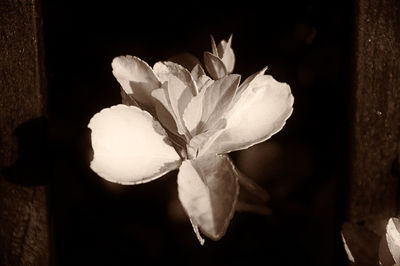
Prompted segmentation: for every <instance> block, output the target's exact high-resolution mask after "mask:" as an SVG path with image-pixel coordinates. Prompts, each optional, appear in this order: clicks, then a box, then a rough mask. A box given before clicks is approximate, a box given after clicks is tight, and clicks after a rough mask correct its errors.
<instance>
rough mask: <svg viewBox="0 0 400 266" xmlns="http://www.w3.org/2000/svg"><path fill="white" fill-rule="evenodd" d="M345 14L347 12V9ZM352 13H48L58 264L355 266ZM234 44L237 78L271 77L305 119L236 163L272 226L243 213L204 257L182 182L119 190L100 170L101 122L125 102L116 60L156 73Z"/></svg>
mask: <svg viewBox="0 0 400 266" xmlns="http://www.w3.org/2000/svg"><path fill="white" fill-rule="evenodd" d="M344 2H346V3H344ZM352 12H353V6H352V2H351V1H343V3H340V2H336V1H329V3H328V2H325V3H324V4H322V1H320V2H318V1H296V2H290V1H264V2H262V3H261V2H260V3H256V2H250V1H241V2H240V1H236V2H235V1H232V2H231V3H223V2H218V3H217V2H214V3H213V2H211V1H210V2H205V1H194V2H189V1H187V2H185V3H171V2H163V3H158V2H156V1H147V2H146V1H145V2H144V3H143V2H141V3H140V4H139V2H137V1H108V2H106V1H98V2H95V1H76V0H70V1H50V0H47V1H43V15H44V37H45V46H46V47H45V49H46V72H47V77H48V87H49V90H48V91H49V127H50V135H49V136H50V151H51V155H52V156H51V160H52V161H51V165H52V177H53V178H52V181H51V182H52V191H51V217H52V227H53V228H52V232H53V234H52V235H53V239H54V247H53V248H54V254H55V257H54V260H55V262H56V265H160V264H166V263H172V264H173V265H177V264H178V265H180V264H182V265H183V264H185V265H187V264H189V265H232V264H241V263H246V264H247V265H254V264H257V265H258V264H262V265H264V264H265V265H298V264H305V265H345V262H346V259H345V255H344V251H343V248H342V243H341V239H340V234H339V232H340V226H341V224H342V222H343V220H344V219H345V212H346V180H347V157H348V150H347V147H348V124H349V122H348V121H349V115H348V110H349V108H348V105H349V104H348V103H349V96H350V91H349V90H350V75H349V73H350V70H351V61H350V58H351V41H352V36H351V33H352ZM230 33H233V44H232V46H233V49H234V51H235V54H236V59H237V60H236V66H235V71H234V72H235V73H239V74H242V76H243V78H242V80H244V78H246V77H247V76H249V75H251V74H253V73H254V72H256V71H258V70H260V69H261V68H263V67H264V66H265V65H268V66H269V69H268V71H267V72H268V73H269V74H271V75H273V76H274V77H275V78H276V79H277V80H279V81H284V82H287V83H288V84H289V85H290V86H291V88H292V93H293V95H294V97H295V104H294V112H293V114H292V116H291V117H290V119H289V120H288V122H287V124H286V126H285V127H284V129H283V130H282V131H281V132H279V133H278V134H277V135H275V136H273V137H272V138H271V140H269V141H267V142H265V143H263V144H260V145H256V146H255V147H253V148H251V149H249V150H247V151H243V152H236V153H233V154H231V155H232V158H233V160H234V161H235V162H236V165H237V166H238V167H239V168H240V169H241V170H242V171H243V172H244V173H246V174H247V175H248V176H249V177H251V178H253V179H255V180H256V181H257V182H258V183H259V184H260V185H262V186H263V187H264V188H265V189H266V190H267V191H268V192H269V193H270V196H271V200H270V202H269V206H270V207H271V209H272V211H273V212H272V214H271V215H269V216H260V215H257V214H252V213H236V214H235V216H234V218H233V219H232V221H231V224H230V227H229V229H228V231H227V234H226V235H225V236H224V237H223V238H222V239H221V240H220V241H217V242H215V241H212V240H209V239H207V240H206V243H205V245H204V246H200V244H199V243H198V242H197V239H196V238H195V235H194V233H193V232H192V228H191V225H190V223H189V221H188V219H187V218H186V217H185V215H184V214H183V212H182V209H181V207H180V205H179V202H177V191H176V174H177V172H176V171H174V172H171V173H169V174H167V175H166V176H164V177H162V178H160V179H158V180H156V181H153V182H151V183H148V184H142V185H137V186H121V185H116V184H112V183H109V182H107V181H104V180H103V179H101V178H99V177H98V176H97V175H96V174H95V173H93V172H92V171H91V170H90V169H89V162H90V160H91V156H92V150H91V147H90V131H89V130H88V129H87V124H88V122H89V119H90V118H91V117H92V116H93V115H94V114H95V113H96V112H98V111H100V110H101V109H102V108H105V107H109V106H111V105H115V104H118V103H120V101H121V99H120V94H119V84H118V83H117V81H116V80H115V79H114V77H113V76H112V73H111V61H112V59H113V58H114V57H115V56H119V55H125V54H131V55H136V56H138V57H140V58H141V59H143V60H145V61H146V62H148V63H149V64H150V65H153V64H154V63H155V62H156V61H159V60H166V59H168V58H169V57H171V56H174V55H176V54H178V53H181V52H191V53H192V54H194V55H196V56H197V57H199V58H200V59H202V53H203V51H210V50H211V47H210V38H209V34H213V35H214V37H215V39H216V40H217V42H219V41H220V40H221V39H226V38H228V36H229V34H230Z"/></svg>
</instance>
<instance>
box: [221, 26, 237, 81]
mask: <svg viewBox="0 0 400 266" xmlns="http://www.w3.org/2000/svg"><path fill="white" fill-rule="evenodd" d="M232 36H233V35H232V34H231V35H230V36H229V39H228V42H226V41H225V40H222V41H221V42H220V43H219V44H218V47H217V51H218V57H219V58H220V59H221V60H222V62H223V63H224V65H225V67H226V69H227V70H228V73H232V71H233V68H234V67H235V53H234V52H233V49H232V48H231V44H232Z"/></svg>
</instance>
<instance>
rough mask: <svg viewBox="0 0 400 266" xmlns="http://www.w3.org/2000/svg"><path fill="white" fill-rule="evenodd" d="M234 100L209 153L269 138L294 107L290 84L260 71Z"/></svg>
mask: <svg viewBox="0 0 400 266" xmlns="http://www.w3.org/2000/svg"><path fill="white" fill-rule="evenodd" d="M239 89H240V88H239ZM234 101H235V103H234V104H233V108H232V109H231V110H230V111H229V112H228V113H227V115H226V119H227V122H228V124H227V127H226V129H225V130H224V131H222V132H221V134H220V136H219V137H218V138H216V140H215V141H214V143H213V145H210V148H209V150H208V151H207V153H227V152H230V151H234V150H240V149H246V148H248V147H250V146H252V145H254V144H257V143H260V142H263V141H265V140H267V139H268V138H270V137H271V136H272V135H273V134H275V133H277V132H278V131H280V130H281V129H282V127H283V126H284V125H285V123H286V120H287V119H288V118H289V116H290V115H291V113H292V111H293V107H292V105H293V101H294V98H293V95H292V94H291V91H290V87H289V85H288V84H286V83H281V82H278V81H276V80H275V79H274V78H273V77H272V76H270V75H258V76H256V77H255V78H254V79H253V80H251V81H250V82H249V84H248V86H247V87H246V88H245V89H244V90H243V91H242V92H241V93H239V94H238V95H237V98H236V99H235V100H234Z"/></svg>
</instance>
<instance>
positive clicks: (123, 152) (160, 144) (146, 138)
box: [88, 104, 180, 184]
mask: <svg viewBox="0 0 400 266" xmlns="http://www.w3.org/2000/svg"><path fill="white" fill-rule="evenodd" d="M88 127H89V128H90V129H91V130H92V147H93V151H94V156H93V161H92V162H91V164H90V167H91V168H92V170H93V171H95V172H96V173H97V174H98V175H99V176H101V177H103V178H104V179H106V180H108V181H111V182H115V183H120V184H137V183H144V182H148V181H151V180H153V179H155V178H158V177H160V176H162V175H163V174H165V173H167V172H169V171H171V170H173V169H176V168H177V167H178V166H179V164H180V157H179V156H178V154H177V152H176V151H175V149H174V148H173V147H172V146H171V145H170V143H169V141H168V138H167V135H166V133H165V131H164V129H163V128H162V127H161V125H160V124H159V123H158V122H157V121H156V120H154V119H153V117H152V116H151V115H150V114H149V113H148V112H146V111H143V110H141V109H139V108H137V107H135V106H126V105H122V104H120V105H116V106H112V107H111V108H106V109H103V110H101V111H100V112H99V113H97V114H95V115H94V116H93V117H92V119H91V120H90V122H89V125H88Z"/></svg>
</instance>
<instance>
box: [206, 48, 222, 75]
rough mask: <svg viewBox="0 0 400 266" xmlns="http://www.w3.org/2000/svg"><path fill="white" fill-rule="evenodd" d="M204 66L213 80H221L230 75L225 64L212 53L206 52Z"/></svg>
mask: <svg viewBox="0 0 400 266" xmlns="http://www.w3.org/2000/svg"><path fill="white" fill-rule="evenodd" d="M204 64H205V66H206V69H207V71H208V73H210V76H211V77H212V78H213V79H220V78H222V77H224V76H226V75H227V74H228V70H227V69H226V66H225V64H224V62H222V60H221V59H220V58H219V57H218V56H216V55H214V54H212V53H210V52H204Z"/></svg>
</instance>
